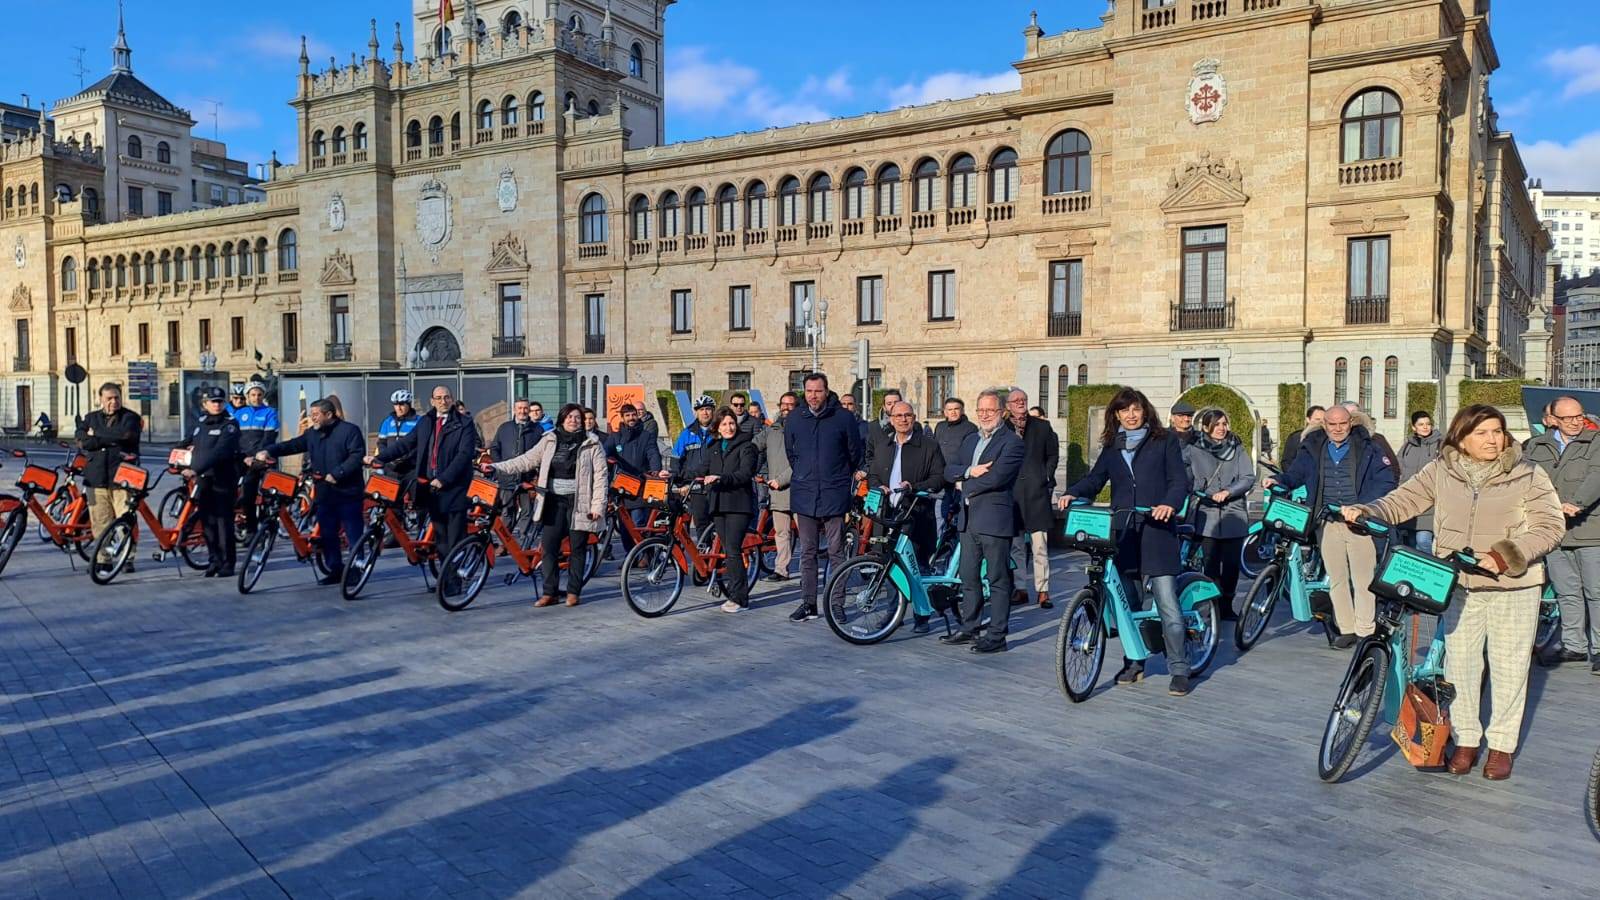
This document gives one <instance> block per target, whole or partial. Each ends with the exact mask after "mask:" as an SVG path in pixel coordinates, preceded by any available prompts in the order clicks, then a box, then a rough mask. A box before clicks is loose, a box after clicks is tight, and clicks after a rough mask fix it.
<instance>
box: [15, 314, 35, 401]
mask: <svg viewBox="0 0 1600 900" xmlns="http://www.w3.org/2000/svg"><path fill="white" fill-rule="evenodd" d="M28 344H29V341H28V320H27V319H18V320H17V358H18V359H22V360H26V359H28V358H29V357H30V356H32V355H33V353H32V351H31V348H30V347H29V346H28ZM28 424H32V423H28Z"/></svg>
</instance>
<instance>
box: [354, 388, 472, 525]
mask: <svg viewBox="0 0 1600 900" xmlns="http://www.w3.org/2000/svg"><path fill="white" fill-rule="evenodd" d="M431 399H432V402H433V409H431V410H429V411H428V413H427V414H426V415H424V416H423V417H422V418H421V419H420V420H418V422H417V427H415V428H413V429H412V430H411V433H410V434H408V435H406V436H405V437H403V438H401V439H400V440H398V441H395V442H394V443H393V444H391V445H390V446H389V448H388V449H387V450H384V451H383V452H382V453H380V454H378V455H377V456H375V457H374V456H369V457H367V458H366V459H365V460H364V461H365V462H366V463H367V465H372V464H373V463H387V462H389V461H390V460H393V459H399V458H401V457H403V456H409V457H411V458H412V460H413V461H414V463H415V465H416V472H417V490H418V492H422V491H423V489H424V488H426V494H427V497H426V503H425V508H426V509H427V511H428V518H429V519H431V520H432V521H433V523H434V528H435V534H434V537H435V542H434V546H436V547H438V548H439V549H440V552H445V551H447V550H448V549H449V548H451V547H454V546H455V545H456V542H457V541H459V540H461V538H463V537H465V536H466V533H467V486H468V485H469V484H470V483H471V482H472V464H473V461H474V457H475V456H476V455H477V451H478V430H477V427H476V426H474V425H473V423H472V420H471V419H469V418H467V417H465V416H463V415H461V414H460V413H458V412H456V411H455V398H453V397H452V396H451V395H450V389H449V388H448V387H445V386H444V385H442V384H441V385H438V386H436V387H435V388H434V389H433V396H432V398H431Z"/></svg>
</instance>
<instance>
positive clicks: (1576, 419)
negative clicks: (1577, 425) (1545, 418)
mask: <svg viewBox="0 0 1600 900" xmlns="http://www.w3.org/2000/svg"><path fill="white" fill-rule="evenodd" d="M1553 418H1554V419H1555V420H1556V421H1557V422H1582V421H1583V420H1584V419H1586V418H1588V416H1585V415H1584V414H1583V413H1579V414H1577V415H1575V416H1553Z"/></svg>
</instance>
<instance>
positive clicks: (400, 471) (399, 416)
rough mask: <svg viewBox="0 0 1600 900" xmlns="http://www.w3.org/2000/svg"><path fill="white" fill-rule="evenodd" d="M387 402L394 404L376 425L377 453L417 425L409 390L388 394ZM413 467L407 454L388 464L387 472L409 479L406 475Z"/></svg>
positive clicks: (405, 479)
mask: <svg viewBox="0 0 1600 900" xmlns="http://www.w3.org/2000/svg"><path fill="white" fill-rule="evenodd" d="M389 402H390V403H391V404H393V405H394V412H392V413H390V414H389V415H388V416H387V417H385V418H384V420H383V422H382V423H381V424H380V425H378V452H379V453H382V452H383V451H385V450H387V449H389V447H390V446H391V445H393V444H395V443H396V442H398V441H399V440H400V439H401V438H403V437H405V436H406V435H408V434H410V433H411V429H413V428H416V427H417V419H418V416H417V410H416V408H415V407H413V406H412V405H411V403H412V398H411V392H410V391H408V390H406V389H405V388H401V389H400V390H398V391H395V392H394V393H392V394H390V395H389ZM413 468H414V465H413V461H412V459H411V457H409V456H402V457H400V458H398V459H396V460H394V461H393V462H391V463H389V465H388V470H389V473H390V474H391V475H396V476H400V478H401V480H402V481H409V480H410V479H409V477H407V476H409V475H410V474H411V471H412V469H413Z"/></svg>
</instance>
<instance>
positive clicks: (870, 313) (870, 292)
mask: <svg viewBox="0 0 1600 900" xmlns="http://www.w3.org/2000/svg"><path fill="white" fill-rule="evenodd" d="M856 324H857V325H882V324H883V276H882V275H866V276H863V277H861V278H857V279H856Z"/></svg>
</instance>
